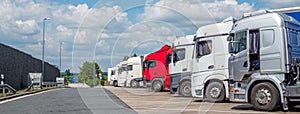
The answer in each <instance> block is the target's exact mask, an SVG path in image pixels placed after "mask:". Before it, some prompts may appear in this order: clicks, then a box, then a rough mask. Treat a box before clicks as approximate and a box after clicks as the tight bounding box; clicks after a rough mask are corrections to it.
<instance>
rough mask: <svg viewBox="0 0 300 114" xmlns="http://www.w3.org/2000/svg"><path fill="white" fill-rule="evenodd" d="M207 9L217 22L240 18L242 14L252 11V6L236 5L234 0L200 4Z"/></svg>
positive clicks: (246, 4) (247, 4) (245, 4)
mask: <svg viewBox="0 0 300 114" xmlns="http://www.w3.org/2000/svg"><path fill="white" fill-rule="evenodd" d="M202 5H203V6H204V7H205V8H207V9H208V11H209V13H210V14H211V15H212V16H213V17H214V18H215V19H217V20H219V21H220V20H222V19H225V18H226V17H229V16H233V17H234V18H241V17H242V15H243V14H244V13H248V12H250V11H253V10H254V8H253V7H254V5H250V4H249V3H246V2H244V3H242V4H238V2H237V1H236V0H225V1H215V2H207V3H202Z"/></svg>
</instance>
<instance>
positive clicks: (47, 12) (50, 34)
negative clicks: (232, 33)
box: [0, 0, 252, 72]
mask: <svg viewBox="0 0 300 114" xmlns="http://www.w3.org/2000/svg"><path fill="white" fill-rule="evenodd" d="M49 2H51V1H49ZM49 2H48V3H47V2H35V0H4V1H0V7H1V8H2V9H1V10H0V16H1V20H0V34H1V35H2V36H1V37H0V39H1V41H4V43H9V44H15V43H19V44H22V45H19V44H16V48H18V49H21V50H23V51H25V52H28V53H30V54H32V55H33V56H34V57H36V58H40V57H41V52H42V50H41V49H42V22H43V21H42V19H43V18H45V17H49V18H51V20H47V21H46V31H45V33H46V46H45V47H46V48H45V49H46V50H45V51H46V55H45V57H46V61H48V62H50V63H51V64H58V56H59V46H60V42H65V44H64V45H63V47H64V48H63V63H64V64H63V69H65V67H70V66H72V65H73V66H72V67H73V69H72V70H73V71H75V72H78V66H80V65H81V64H82V62H83V61H93V60H96V61H98V60H99V61H100V62H101V63H106V62H107V61H109V62H110V61H111V60H110V59H111V58H114V60H113V61H114V62H113V63H114V64H115V63H116V62H115V61H119V60H121V59H122V57H123V56H125V55H130V54H131V53H133V52H137V53H150V52H152V51H155V50H157V49H159V48H160V47H159V46H161V45H162V44H165V43H168V42H170V41H171V40H172V37H173V36H182V35H184V34H186V33H194V32H195V31H196V29H197V27H198V26H201V25H204V24H208V23H213V22H215V20H214V19H221V18H225V17H226V16H229V15H230V12H234V15H240V13H242V12H246V11H248V10H252V5H249V4H247V3H243V4H238V3H237V2H236V1H235V0H231V1H223V2H222V1H214V2H208V1H205V2H204V3H199V2H198V1H196V0H195V1H193V0H189V1H184V0H179V1H169V0H161V1H158V0H149V1H148V2H147V3H151V4H152V3H153V4H152V5H150V4H148V5H147V6H146V7H145V9H144V13H142V14H140V15H139V16H138V19H137V20H138V22H137V23H135V24H134V25H133V24H132V22H130V20H129V17H128V14H127V12H124V11H123V10H124V9H123V8H122V7H121V5H120V6H119V5H113V6H111V7H107V6H101V7H99V8H98V7H93V8H89V7H88V6H87V4H79V5H69V4H68V5H66V4H59V3H55V4H51V3H49ZM205 3H206V4H205ZM203 4H205V5H203ZM100 5H101V4H100ZM207 10H209V12H208V11H207ZM210 14H212V15H210ZM16 33H17V34H16ZM2 39H3V40H2ZM111 51H113V52H112V53H111ZM111 54H112V55H111ZM117 58H118V59H117ZM72 60H73V62H72ZM102 67H104V68H106V67H107V65H106V64H103V66H102ZM103 70H105V69H103Z"/></svg>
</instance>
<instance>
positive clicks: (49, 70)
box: [0, 43, 59, 90]
mask: <svg viewBox="0 0 300 114" xmlns="http://www.w3.org/2000/svg"><path fill="white" fill-rule="evenodd" d="M41 69H42V61H41V60H39V59H36V58H34V57H32V56H31V55H29V54H26V53H24V52H22V51H19V50H17V49H14V48H12V47H9V46H7V45H4V44H2V43H0V74H4V77H5V79H4V82H5V83H7V84H9V85H11V86H12V87H13V88H15V89H17V90H19V89H25V88H27V86H28V85H29V76H28V73H41V72H42V70H41ZM58 76H59V70H58V68H57V67H55V66H53V65H51V64H49V63H47V62H45V76H44V79H43V80H44V81H45V82H55V80H56V77H58Z"/></svg>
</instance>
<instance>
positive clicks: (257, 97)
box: [250, 82, 280, 111]
mask: <svg viewBox="0 0 300 114" xmlns="http://www.w3.org/2000/svg"><path fill="white" fill-rule="evenodd" d="M250 99H251V104H252V105H253V107H254V108H255V109H256V110H264V111H272V110H275V109H276V108H277V107H278V105H279V101H280V100H279V92H278V91H277V89H276V88H275V87H274V86H273V85H272V84H271V83H269V82H266V83H259V84H257V85H255V86H254V87H253V89H252V91H251V98H250Z"/></svg>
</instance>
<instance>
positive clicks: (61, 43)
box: [59, 42, 64, 72]
mask: <svg viewBox="0 0 300 114" xmlns="http://www.w3.org/2000/svg"><path fill="white" fill-rule="evenodd" d="M63 44H64V42H60V48H59V70H60V72H61V48H62V45H63Z"/></svg>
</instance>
